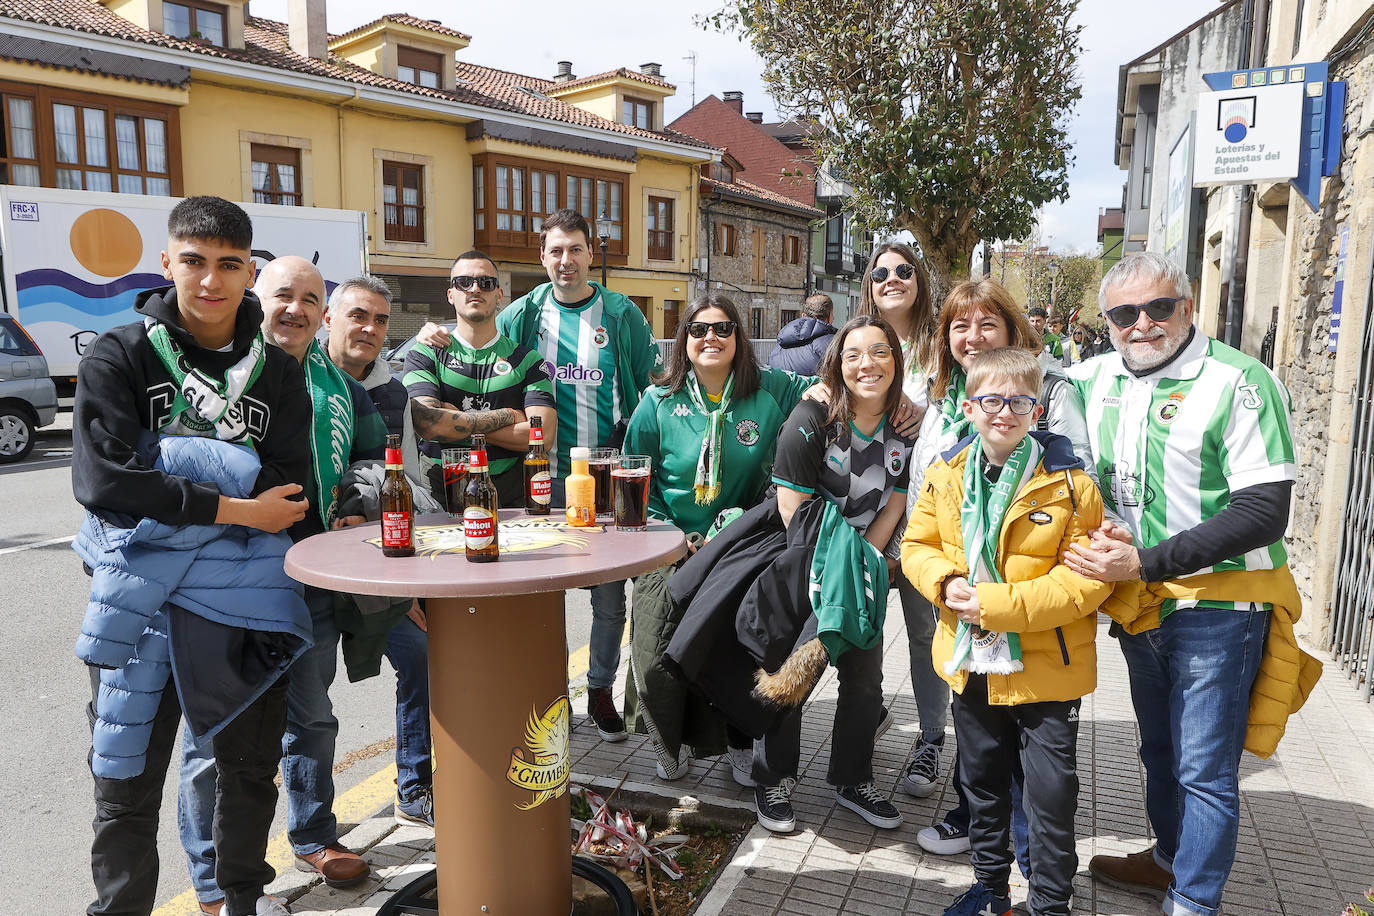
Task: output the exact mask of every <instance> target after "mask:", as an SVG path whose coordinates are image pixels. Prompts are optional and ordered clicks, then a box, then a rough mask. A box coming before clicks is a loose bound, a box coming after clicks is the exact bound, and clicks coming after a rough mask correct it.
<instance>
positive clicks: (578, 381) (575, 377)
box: [544, 359, 606, 385]
mask: <svg viewBox="0 0 1374 916" xmlns="http://www.w3.org/2000/svg"><path fill="white" fill-rule="evenodd" d="M544 371H545V372H547V373H548V374H549V378H551V379H553V380H554V381H555V382H562V383H563V384H565V385H600V384H601V380H602V379H604V378H605V377H606V373H604V372H602V371H601V370H600V369H598V368H596V367H595V366H592V367H591V368H588V367H586V366H580V365H578V364H577V363H564V364H563V365H561V366H555V365H554V364H553V361H552V360H547V359H546V360H544Z"/></svg>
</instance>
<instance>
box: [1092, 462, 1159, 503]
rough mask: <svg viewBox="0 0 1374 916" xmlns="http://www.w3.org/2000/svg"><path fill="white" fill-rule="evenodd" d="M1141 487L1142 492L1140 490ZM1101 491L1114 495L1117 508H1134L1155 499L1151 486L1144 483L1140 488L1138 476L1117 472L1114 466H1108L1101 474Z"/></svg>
mask: <svg viewBox="0 0 1374 916" xmlns="http://www.w3.org/2000/svg"><path fill="white" fill-rule="evenodd" d="M1142 489H1143V490H1144V492H1141V491H1142ZM1102 491H1103V492H1104V493H1111V494H1112V495H1113V496H1114V497H1115V500H1116V507H1117V508H1118V509H1135V508H1139V507H1141V506H1148V505H1149V504H1150V503H1152V502H1154V501H1155V491H1154V488H1153V487H1151V486H1149V485H1146V486H1144V487H1143V488H1142V486H1141V482H1140V478H1139V477H1136V476H1135V475H1134V474H1128V475H1121V474H1117V473H1116V470H1115V469H1114V468H1108V469H1107V471H1106V472H1105V473H1104V474H1103V475H1102Z"/></svg>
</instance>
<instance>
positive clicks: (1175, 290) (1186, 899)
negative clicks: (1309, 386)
mask: <svg viewBox="0 0 1374 916" xmlns="http://www.w3.org/2000/svg"><path fill="white" fill-rule="evenodd" d="M1098 305H1099V307H1100V308H1101V310H1102V314H1103V316H1104V317H1105V318H1106V319H1107V329H1108V333H1109V335H1110V337H1111V341H1112V346H1113V347H1114V348H1115V350H1116V352H1115V353H1112V354H1104V355H1103V356H1102V357H1101V358H1099V359H1095V360H1093V361H1092V362H1089V363H1084V364H1083V365H1082V366H1081V367H1079V368H1078V369H1077V371H1076V372H1074V373H1071V376H1073V377H1074V378H1075V381H1077V382H1078V384H1079V386H1080V387H1081V388H1082V390H1083V392H1084V401H1085V402H1086V403H1087V405H1088V432H1089V435H1090V436H1091V437H1092V445H1093V453H1094V454H1095V455H1096V456H1097V462H1098V472H1099V476H1100V479H1101V480H1102V481H1103V498H1104V500H1105V501H1106V503H1107V505H1108V506H1109V507H1112V508H1115V509H1116V511H1117V512H1118V513H1120V515H1121V517H1122V518H1123V519H1124V521H1125V527H1124V528H1123V527H1122V526H1121V525H1117V524H1110V523H1109V524H1107V525H1104V526H1103V528H1102V529H1100V530H1098V531H1094V532H1093V534H1092V538H1091V542H1090V543H1089V544H1087V545H1080V544H1075V545H1074V546H1073V547H1072V548H1071V549H1070V550H1069V552H1068V553H1067V554H1066V556H1065V562H1066V564H1067V565H1068V567H1069V568H1070V569H1072V570H1074V571H1075V572H1076V573H1078V574H1079V575H1083V576H1088V577H1090V578H1094V579H1099V580H1102V581H1104V582H1114V581H1119V580H1129V579H1135V578H1139V579H1140V580H1141V581H1142V582H1143V597H1142V599H1141V603H1142V605H1146V604H1148V605H1150V606H1151V607H1152V608H1153V609H1154V610H1155V611H1156V612H1157V619H1158V626H1157V627H1156V628H1154V629H1145V630H1141V629H1139V628H1136V627H1126V628H1125V629H1123V628H1122V627H1120V626H1114V627H1113V628H1112V634H1113V635H1114V636H1116V637H1118V639H1119V641H1120V645H1121V652H1122V654H1123V655H1124V656H1125V657H1126V667H1127V670H1128V671H1129V673H1130V679H1131V700H1132V703H1133V704H1134V706H1135V714H1136V720H1137V722H1138V723H1139V726H1140V760H1141V762H1142V763H1143V764H1144V766H1145V810H1146V814H1147V815H1148V816H1149V819H1150V826H1151V828H1152V829H1153V831H1154V834H1155V837H1156V842H1155V845H1154V847H1153V848H1151V849H1145V850H1142V851H1140V852H1137V853H1133V854H1131V855H1128V856H1124V857H1123V856H1106V855H1099V856H1094V857H1093V859H1092V861H1091V862H1090V863H1089V866H1088V870H1089V871H1090V872H1091V873H1092V875H1093V877H1095V878H1097V879H1099V880H1102V881H1105V882H1107V883H1109V884H1114V885H1119V886H1122V887H1127V888H1131V889H1136V890H1143V891H1145V892H1147V893H1150V894H1152V895H1156V894H1162V895H1163V910H1164V912H1165V913H1167V914H1169V916H1216V914H1217V913H1218V912H1220V908H1221V901H1222V893H1223V891H1224V889H1225V887H1226V879H1227V877H1228V876H1229V875H1230V873H1231V866H1232V864H1233V863H1234V861H1235V856H1236V843H1237V837H1238V834H1239V828H1240V787H1239V783H1240V774H1239V770H1240V755H1241V751H1242V749H1243V748H1249V749H1250V750H1252V751H1254V752H1255V753H1257V754H1260V755H1261V756H1268V755H1269V754H1271V753H1273V751H1274V748H1275V747H1276V746H1277V742H1278V737H1279V736H1280V735H1281V734H1282V732H1283V727H1282V726H1283V723H1284V721H1285V719H1286V717H1287V716H1288V714H1289V713H1290V712H1291V711H1295V710H1296V709H1297V708H1298V707H1299V706H1301V700H1302V698H1303V697H1305V696H1306V690H1307V689H1310V687H1311V685H1312V683H1315V679H1316V667H1315V662H1313V661H1312V660H1311V659H1310V658H1304V657H1303V654H1302V653H1301V652H1300V651H1299V650H1298V647H1297V643H1296V640H1295V639H1294V637H1293V622H1294V621H1296V620H1297V617H1298V614H1299V612H1300V600H1299V598H1298V595H1297V590H1296V587H1295V586H1294V584H1293V577H1292V574H1291V573H1290V572H1289V569H1288V565H1287V564H1288V555H1287V552H1286V551H1285V550H1284V546H1283V535H1284V531H1285V530H1286V528H1287V526H1288V512H1289V503H1290V499H1291V491H1292V487H1293V482H1294V480H1295V479H1296V471H1295V468H1294V456H1293V433H1292V429H1291V427H1290V419H1289V412H1290V410H1291V407H1290V404H1289V399H1288V392H1287V391H1286V390H1285V389H1284V387H1283V384H1282V383H1281V382H1280V381H1279V380H1278V378H1277V377H1276V376H1275V375H1274V374H1273V373H1272V372H1270V371H1269V370H1268V369H1267V368H1265V366H1264V365H1263V364H1262V363H1260V362H1259V361H1258V360H1256V359H1254V358H1252V357H1250V356H1247V355H1245V354H1244V353H1240V352H1238V351H1236V350H1233V349H1232V348H1230V347H1228V346H1226V345H1225V344H1223V343H1221V342H1220V341H1217V340H1213V339H1212V338H1210V337H1207V336H1206V335H1205V334H1203V333H1202V332H1201V331H1199V330H1198V329H1197V328H1196V327H1194V326H1193V309H1194V305H1193V298H1192V284H1191V283H1190V282H1189V279H1188V276H1187V274H1186V273H1184V272H1183V270H1182V269H1181V268H1179V267H1178V265H1176V264H1174V263H1173V262H1172V261H1169V260H1167V259H1166V258H1163V257H1161V256H1159V255H1157V254H1152V253H1140V254H1132V255H1128V256H1127V257H1125V258H1123V259H1122V260H1121V261H1119V262H1118V263H1117V264H1116V265H1115V266H1114V267H1113V268H1112V269H1111V270H1109V271H1108V272H1107V275H1106V276H1105V277H1103V278H1102V284H1101V286H1100V287H1099V291H1098ZM1275 653H1278V654H1279V655H1282V656H1285V657H1286V658H1287V660H1288V661H1287V662H1286V664H1287V665H1288V667H1289V670H1284V671H1283V672H1282V674H1281V675H1278V674H1276V673H1275V669H1274V668H1273V667H1271V665H1272V664H1273V662H1272V661H1271V658H1270V656H1271V654H1275ZM1262 659H1263V665H1262V663H1261V662H1262ZM1257 679H1258V680H1257ZM1247 713H1248V714H1247ZM1247 720H1248V721H1249V725H1248V726H1247Z"/></svg>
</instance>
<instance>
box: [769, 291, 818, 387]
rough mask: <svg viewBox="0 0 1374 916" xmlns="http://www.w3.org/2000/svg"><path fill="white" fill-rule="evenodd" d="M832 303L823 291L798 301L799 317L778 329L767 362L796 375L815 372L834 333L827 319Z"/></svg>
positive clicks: (813, 373)
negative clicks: (803, 300) (775, 341)
mask: <svg viewBox="0 0 1374 916" xmlns="http://www.w3.org/2000/svg"><path fill="white" fill-rule="evenodd" d="M834 314H835V304H834V303H833V302H831V301H830V297H829V296H827V295H826V294H825V293H813V294H811V295H810V296H807V297H806V301H805V302H804V303H802V317H800V318H798V319H797V320H796V321H789V322H788V323H787V324H786V325H784V326H783V328H782V330H781V331H779V332H778V345H777V346H776V347H774V348H773V352H772V353H769V354H768V365H770V366H772V367H773V368H774V369H786V370H788V371H789V372H795V373H797V374H798V375H815V374H816V370H817V369H818V368H819V367H820V364H821V359H822V358H824V356H825V351H826V350H827V349H828V348H829V347H830V341H831V339H832V338H833V337H834V336H835V326H834V325H833V324H831V323H830V322H831V319H832V318H833V317H834Z"/></svg>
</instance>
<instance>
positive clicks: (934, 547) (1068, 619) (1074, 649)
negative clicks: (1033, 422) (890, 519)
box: [902, 437, 1135, 706]
mask: <svg viewBox="0 0 1374 916" xmlns="http://www.w3.org/2000/svg"><path fill="white" fill-rule="evenodd" d="M1055 438H1058V437H1055ZM1041 441H1042V442H1046V450H1045V454H1044V457H1043V458H1042V460H1041V462H1040V465H1039V466H1038V467H1037V468H1036V469H1035V472H1034V474H1032V475H1031V479H1030V480H1029V481H1028V482H1027V483H1026V485H1025V486H1023V487H1022V488H1021V491H1020V492H1019V493H1017V494H1016V496H1015V498H1014V500H1013V502H1012V504H1011V505H1010V506H1008V507H1007V514H1006V516H1005V518H1004V520H1003V522H1002V531H1001V535H1000V537H999V539H998V544H997V563H998V570H999V572H1000V573H1001V575H1002V579H1003V581H1002V582H982V583H979V585H978V603H979V605H980V606H981V608H982V624H983V626H984V627H985V628H987V629H990V630H997V631H999V632H1004V633H1017V634H1019V635H1020V638H1021V661H1022V663H1023V664H1024V665H1025V670H1024V671H1020V672H1017V673H1015V674H989V675H988V702H989V703H991V704H993V705H1001V706H1015V705H1019V704H1022V703H1036V702H1041V701H1047V700H1073V699H1077V698H1078V697H1081V696H1084V695H1085V694H1088V693H1091V692H1092V691H1093V689H1094V688H1095V687H1096V686H1097V649H1096V645H1095V640H1096V636H1097V623H1096V619H1095V612H1096V611H1097V609H1098V606H1099V605H1101V604H1102V602H1103V601H1104V600H1106V598H1107V597H1108V596H1109V595H1110V594H1112V590H1113V586H1112V585H1111V584H1110V583H1104V582H1096V581H1093V580H1092V579H1085V578H1083V577H1082V576H1080V575H1078V574H1077V573H1074V572H1072V571H1071V570H1070V569H1069V568H1068V567H1067V566H1065V565H1064V564H1063V563H1062V562H1061V560H1060V557H1061V556H1062V555H1063V554H1064V552H1065V551H1066V550H1068V547H1069V544H1070V543H1072V542H1073V541H1075V540H1077V541H1079V542H1080V543H1082V544H1085V545H1086V544H1087V542H1088V532H1089V531H1091V530H1092V529H1094V528H1096V527H1098V526H1099V525H1101V524H1102V497H1101V495H1100V494H1099V493H1098V491H1097V487H1096V486H1094V485H1093V482H1092V480H1091V479H1090V478H1089V477H1088V475H1086V474H1084V473H1083V471H1082V470H1080V469H1079V468H1076V467H1074V468H1072V469H1070V468H1069V467H1068V465H1069V464H1076V463H1077V461H1076V459H1074V458H1073V457H1072V452H1071V451H1070V450H1069V449H1068V447H1067V440H1060V441H1062V442H1063V443H1065V445H1064V446H1063V448H1062V449H1061V448H1060V447H1059V442H1055V441H1054V439H1053V438H1047V439H1042V440H1041ZM971 450H972V449H970V448H964V449H963V450H962V451H960V452H959V453H958V454H957V455H955V456H954V457H953V458H951V459H949V460H945V459H938V460H936V462H935V463H934V464H932V465H931V466H930V469H929V470H928V471H927V472H926V477H925V481H924V483H923V484H922V488H921V494H920V497H919V498H918V499H917V501H916V506H915V508H914V509H912V512H911V518H910V520H909V521H908V522H907V529H906V534H905V535H904V536H903V538H902V571H903V572H905V573H906V576H907V579H909V580H910V581H911V582H912V584H914V585H915V586H916V588H917V589H918V590H919V591H920V592H921V594H923V595H925V596H926V598H928V599H929V600H930V601H931V603H932V604H934V605H935V606H936V607H937V608H938V609H939V611H940V622H939V624H938V626H937V627H936V631H935V639H934V643H933V645H932V646H931V659H932V662H933V663H934V665H935V670H936V672H938V673H939V674H940V676H941V677H943V678H944V679H945V680H946V681H948V682H949V684H950V686H951V687H952V688H953V689H954V690H955V692H957V693H962V692H963V689H964V684H965V683H967V681H968V672H967V671H962V670H961V671H959V672H956V673H955V674H953V675H947V674H945V663H946V662H947V661H949V659H950V658H951V656H952V655H953V652H954V632H955V628H956V626H957V625H958V618H957V616H956V614H955V613H954V611H952V610H950V609H949V608H948V607H947V606H946V605H945V603H944V592H943V589H944V583H945V580H946V579H948V578H950V577H951V576H966V575H968V568H969V564H968V559H967V557H965V555H964V537H963V532H962V530H961V529H960V522H959V506H960V504H961V503H962V502H963V498H964V466H965V464H966V461H967V459H968V456H969V452H970V451H971ZM1065 452H1067V453H1068V454H1067V455H1066V454H1064V453H1065ZM1075 506H1076V508H1075ZM1134 590H1135V583H1132V585H1131V587H1130V590H1129V592H1130V595H1133V594H1134ZM1120 607H1121V608H1122V611H1121V613H1122V615H1123V617H1126V618H1128V619H1129V618H1133V617H1134V608H1133V607H1132V606H1131V604H1130V601H1129V596H1128V597H1127V599H1125V600H1123V601H1122V602H1121V603H1120Z"/></svg>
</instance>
